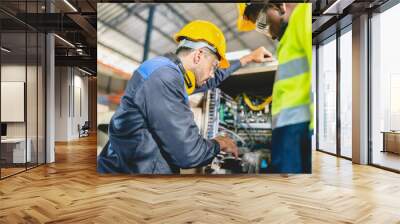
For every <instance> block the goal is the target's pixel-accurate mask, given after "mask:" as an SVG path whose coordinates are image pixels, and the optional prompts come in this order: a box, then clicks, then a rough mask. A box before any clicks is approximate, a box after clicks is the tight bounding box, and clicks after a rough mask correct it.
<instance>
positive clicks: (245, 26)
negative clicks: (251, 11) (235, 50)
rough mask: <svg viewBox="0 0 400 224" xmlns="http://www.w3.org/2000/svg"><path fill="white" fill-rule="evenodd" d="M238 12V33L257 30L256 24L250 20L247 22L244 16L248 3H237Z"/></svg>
mask: <svg viewBox="0 0 400 224" xmlns="http://www.w3.org/2000/svg"><path fill="white" fill-rule="evenodd" d="M236 6H237V10H238V20H237V28H238V31H242V32H245V31H252V30H254V29H256V24H255V23H253V22H252V21H250V20H247V19H246V18H245V16H244V10H245V9H246V3H237V4H236Z"/></svg>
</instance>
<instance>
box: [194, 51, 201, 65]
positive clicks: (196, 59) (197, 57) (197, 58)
mask: <svg viewBox="0 0 400 224" xmlns="http://www.w3.org/2000/svg"><path fill="white" fill-rule="evenodd" d="M193 54H194V55H193V64H198V63H199V61H200V57H201V54H202V53H201V51H199V50H195V51H194V52H193Z"/></svg>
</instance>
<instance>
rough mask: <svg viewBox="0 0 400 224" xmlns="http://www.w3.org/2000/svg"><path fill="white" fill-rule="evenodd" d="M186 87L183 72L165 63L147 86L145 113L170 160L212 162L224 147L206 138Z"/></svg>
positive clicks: (196, 163)
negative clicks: (194, 112) (180, 72)
mask: <svg viewBox="0 0 400 224" xmlns="http://www.w3.org/2000/svg"><path fill="white" fill-rule="evenodd" d="M184 91H185V89H184V88H183V80H182V78H181V75H180V74H179V72H178V71H177V70H175V69H173V68H170V67H163V68H160V69H158V70H156V71H155V72H154V74H152V75H151V77H150V79H149V80H147V81H146V83H145V84H144V86H143V94H140V96H137V97H144V99H142V102H143V105H142V106H141V107H142V108H143V113H145V117H147V125H148V126H149V129H150V131H151V133H152V135H153V136H154V139H155V140H156V141H157V143H158V145H159V147H160V148H161V150H162V151H163V152H164V153H163V154H166V155H167V156H168V158H167V160H168V161H169V162H171V163H173V164H174V165H176V166H178V167H180V168H191V167H198V166H202V165H205V164H207V163H210V162H211V160H212V159H213V158H214V156H215V155H217V154H218V153H219V151H220V145H219V144H218V143H217V141H215V140H207V139H204V138H203V137H202V136H201V135H200V134H199V129H198V127H197V126H196V124H195V122H194V117H193V113H192V112H191V110H190V108H189V105H187V104H186V103H185V92H184Z"/></svg>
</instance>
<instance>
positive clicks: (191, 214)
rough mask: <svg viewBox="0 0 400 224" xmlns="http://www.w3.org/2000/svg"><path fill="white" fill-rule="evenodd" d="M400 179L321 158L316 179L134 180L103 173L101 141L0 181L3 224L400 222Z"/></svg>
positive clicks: (65, 146) (316, 159)
mask: <svg viewBox="0 0 400 224" xmlns="http://www.w3.org/2000/svg"><path fill="white" fill-rule="evenodd" d="M399 198H400V175H399V174H396V173H392V172H388V171H385V170H381V169H378V168H375V167H371V166H360V165H354V164H352V163H351V162H350V161H348V160H344V159H339V158H336V157H333V156H330V155H327V154H324V153H321V152H314V153H313V174H312V175H294V176H289V177H281V176H279V175H269V176H233V177H232V176H229V177H216V176H212V177H193V176H192V177H157V178H154V177H144V176H140V177H133V176H99V175H98V174H97V173H96V137H95V136H91V137H88V138H82V139H81V140H79V141H75V142H69V143H59V144H57V146H56V163H54V164H50V165H45V166H41V167H38V168H35V169H32V170H29V171H27V172H24V173H21V174H18V175H16V176H13V177H9V178H7V179H4V180H2V181H0V201H1V203H0V223H43V222H50V223H52V222H54V223H59V222H60V223H88V222H90V223H275V222H276V223H338V222H346V223H354V222H357V223H399V222H400V213H399V211H400V200H398V199H399Z"/></svg>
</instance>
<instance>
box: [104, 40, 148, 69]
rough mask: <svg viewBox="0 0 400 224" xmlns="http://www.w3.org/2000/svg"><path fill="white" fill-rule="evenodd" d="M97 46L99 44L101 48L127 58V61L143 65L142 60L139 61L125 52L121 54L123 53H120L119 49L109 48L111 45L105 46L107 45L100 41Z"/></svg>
mask: <svg viewBox="0 0 400 224" xmlns="http://www.w3.org/2000/svg"><path fill="white" fill-rule="evenodd" d="M97 44H98V45H99V46H101V47H104V48H106V49H107V50H110V51H112V52H114V53H116V54H118V55H120V56H122V57H124V58H126V59H129V60H131V61H134V62H136V63H138V64H140V63H141V61H140V60H138V59H136V58H134V57H132V56H130V55H127V54H125V53H124V52H121V51H119V50H117V49H115V48H113V47H111V46H109V45H107V44H105V43H102V42H100V41H98V42H97Z"/></svg>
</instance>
